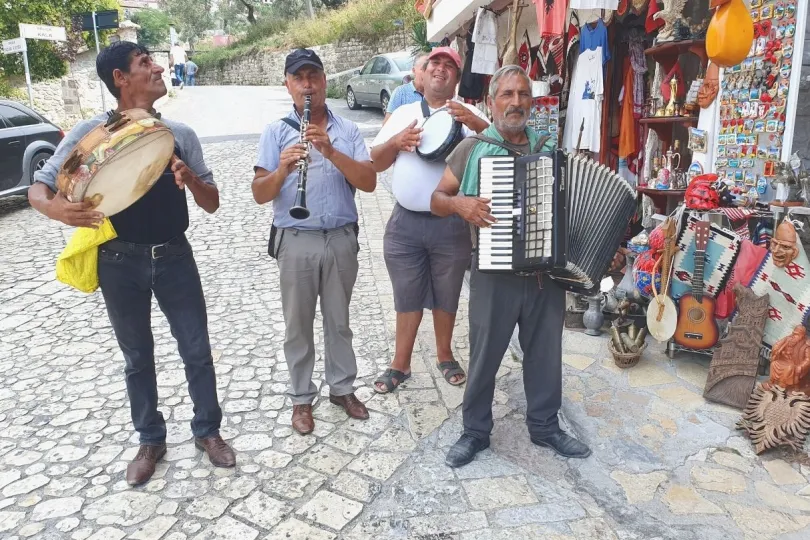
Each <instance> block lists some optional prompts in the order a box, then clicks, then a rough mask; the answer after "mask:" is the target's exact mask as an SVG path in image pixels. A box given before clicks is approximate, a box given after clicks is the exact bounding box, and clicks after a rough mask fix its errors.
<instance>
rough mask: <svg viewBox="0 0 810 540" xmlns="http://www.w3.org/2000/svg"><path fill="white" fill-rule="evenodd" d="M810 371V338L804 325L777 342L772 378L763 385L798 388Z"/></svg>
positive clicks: (767, 386)
mask: <svg viewBox="0 0 810 540" xmlns="http://www.w3.org/2000/svg"><path fill="white" fill-rule="evenodd" d="M808 373H810V340H808V339H807V330H806V329H805V328H804V326H803V325H799V326H797V327H796V328H794V329H793V332H792V333H791V334H790V335H789V336H785V337H784V338H782V339H780V340H779V341H777V342H776V344H775V345H774V346H773V349H772V350H771V378H770V379H769V380H768V382H767V383H765V384H763V385H762V386H763V387H764V388H765V390H770V389H771V388H772V387H773V386H774V385H775V386H780V387H782V388H784V389H785V390H788V391H789V390H796V389H799V388H800V387H801V386H802V381H803V379H805V378H806V377H807V374H808Z"/></svg>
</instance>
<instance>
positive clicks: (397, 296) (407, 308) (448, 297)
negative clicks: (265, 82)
mask: <svg viewBox="0 0 810 540" xmlns="http://www.w3.org/2000/svg"><path fill="white" fill-rule="evenodd" d="M461 66H462V64H461V58H460V57H459V55H458V53H457V52H455V51H454V50H453V49H451V48H449V47H440V48H437V49H434V50H433V51H432V52H431V53H430V55H429V56H428V59H427V64H426V65H425V66H424V75H423V84H424V99H423V100H422V101H420V102H417V103H412V104H409V105H405V106H402V107H400V108H398V109H397V110H396V111H394V113H393V114H392V115H391V118H390V119H389V120H388V121H387V122H386V123H385V125H384V126H383V128H382V129H381V130H380V132H379V134H378V135H377V137H376V138H375V139H374V142H373V143H372V144H371V147H372V148H371V159H372V161H373V162H374V169H375V170H376V171H377V172H382V171H384V170H386V169H388V168H389V167H391V166H392V165H393V166H394V170H393V179H392V191H393V194H394V198H396V200H397V204H396V206H395V207H394V211H393V212H392V214H391V217H390V219H389V220H388V225H387V226H386V230H385V237H384V245H383V252H384V255H385V264H386V266H387V267H388V273H389V275H390V277H391V283H392V285H393V288H394V308H395V309H396V312H397V327H396V352H395V354H394V359H393V362H392V365H391V367H390V368H389V369H387V370H385V372H384V373H383V374H382V375H381V376H380V378H379V379H377V381H376V382H375V389H376V391H377V392H380V393H386V392H390V391H392V390H394V389H395V388H396V387H397V386H399V384H400V383H402V382H403V381H405V380H407V379H408V378H409V377H410V365H411V354H412V352H413V347H414V342H415V341H416V333H417V331H418V330H419V324H420V323H421V321H422V313H423V310H425V309H430V310H432V311H433V327H434V331H435V334H436V349H437V356H438V358H437V362H436V363H437V364H438V368H439V370H440V372H441V373H442V376H443V377H444V378H445V380H446V381H447V382H448V383H450V384H452V385H455V386H458V385H460V384H463V383H464V381H465V380H466V374H465V373H464V370H463V369H462V368H461V366H460V365H459V363H458V362H457V361H456V360H455V359H454V358H453V353H452V350H451V342H452V336H453V327H454V325H455V319H456V311H457V309H458V301H459V296H460V294H461V286H462V283H463V280H464V272H465V271H466V269H467V267H468V266H469V262H470V257H471V253H472V239H471V236H470V229H469V227H468V226H467V225H466V223H465V222H464V220H463V219H461V218H460V217H458V216H450V217H446V218H442V217H438V216H435V215H433V214H431V212H430V196H431V194H432V193H433V190H434V189H435V188H436V186H437V185H438V183H439V180H440V179H441V177H442V173H443V172H444V168H445V162H444V159H445V158H446V157H447V155H448V154H449V153H450V152H451V151H452V150H453V148H455V146H456V145H457V144H458V143H459V142H460V141H461V140H462V139H463V138H465V137H468V136H470V135H473V134H475V133H480V132H481V131H483V130H484V129H486V128H487V127H488V126H489V122H488V121H487V120H486V117H485V116H484V115H483V113H482V112H480V111H479V110H478V109H476V108H474V107H472V106H470V105H466V104H464V103H462V102H461V101H459V100H458V99H457V98H456V97H455V91H456V86H457V85H458V81H459V78H460V76H461V69H462V67H461Z"/></svg>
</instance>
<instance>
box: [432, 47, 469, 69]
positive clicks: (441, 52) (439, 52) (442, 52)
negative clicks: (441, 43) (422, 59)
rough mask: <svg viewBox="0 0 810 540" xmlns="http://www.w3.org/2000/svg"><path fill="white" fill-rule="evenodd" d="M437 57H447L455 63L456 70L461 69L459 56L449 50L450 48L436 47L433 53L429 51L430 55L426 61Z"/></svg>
mask: <svg viewBox="0 0 810 540" xmlns="http://www.w3.org/2000/svg"><path fill="white" fill-rule="evenodd" d="M437 56H449V57H450V58H452V59H453V62H455V64H456V66H458V69H462V68H461V56H459V55H458V53H457V52H456V51H454V50H453V49H451V48H450V47H436V48H435V49H433V51H431V53H430V55H429V56H428V60H430V59H432V58H436V57H437Z"/></svg>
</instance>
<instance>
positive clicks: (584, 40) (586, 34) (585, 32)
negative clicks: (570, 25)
mask: <svg viewBox="0 0 810 540" xmlns="http://www.w3.org/2000/svg"><path fill="white" fill-rule="evenodd" d="M597 47H602V65H605V64H607V63H608V61H609V60H610V46H609V45H608V31H607V27H606V26H605V23H604V21H602V19H598V20H597V21H596V27H595V28H591V25H590V24H586V25H585V26H583V27H582V28H581V29H580V31H579V52H580V54H581V53H583V52H585V51H593V50H595V49H596V48H597Z"/></svg>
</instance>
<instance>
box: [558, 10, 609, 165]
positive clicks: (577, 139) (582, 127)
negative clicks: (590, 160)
mask: <svg viewBox="0 0 810 540" xmlns="http://www.w3.org/2000/svg"><path fill="white" fill-rule="evenodd" d="M579 48H580V54H579V59H578V60H577V65H576V68H575V69H574V75H573V77H572V80H571V93H570V95H569V97H568V109H567V113H566V121H565V132H564V136H563V145H562V146H563V148H564V149H565V150H566V151H567V152H575V151H577V150H589V151H591V152H594V153H598V152H599V151H600V149H601V142H602V130H601V128H602V101H603V99H604V93H605V88H604V73H605V70H604V69H603V67H604V65H605V64H606V63H607V62H608V61H609V60H610V51H609V49H608V37H607V28H606V27H605V23H604V22H603V21H602V20H601V19H600V20H599V21H597V22H596V24H595V25H593V26H592V25H590V24H586V25H585V26H583V27H582V30H581V33H580V44H579Z"/></svg>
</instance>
